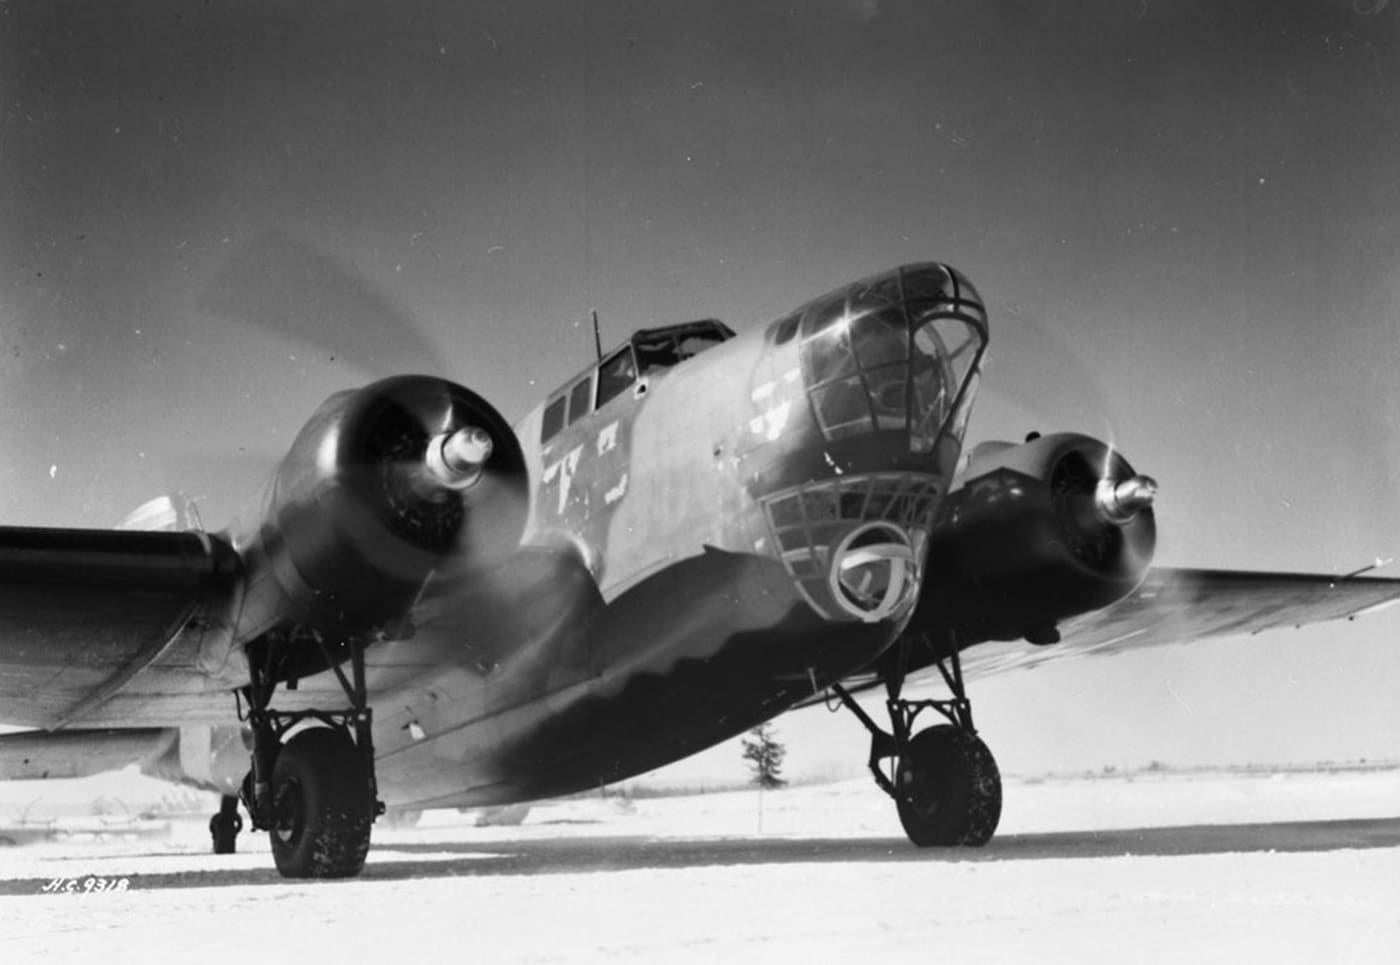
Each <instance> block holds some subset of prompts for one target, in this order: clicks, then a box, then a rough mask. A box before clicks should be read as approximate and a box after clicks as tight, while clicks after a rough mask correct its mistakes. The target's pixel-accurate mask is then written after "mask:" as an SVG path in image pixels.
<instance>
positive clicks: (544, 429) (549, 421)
mask: <svg viewBox="0 0 1400 965" xmlns="http://www.w3.org/2000/svg"><path fill="white" fill-rule="evenodd" d="M567 401H568V400H567V399H566V398H565V397H564V396H562V395H561V396H560V397H559V398H557V399H555V400H554V401H553V402H551V403H550V404H549V405H547V406H545V409H544V419H543V420H542V421H541V422H540V442H541V443H546V442H548V441H549V440H550V439H553V438H554V437H555V436H556V435H558V434H559V430H560V429H562V428H564V404H565V403H566V402H567Z"/></svg>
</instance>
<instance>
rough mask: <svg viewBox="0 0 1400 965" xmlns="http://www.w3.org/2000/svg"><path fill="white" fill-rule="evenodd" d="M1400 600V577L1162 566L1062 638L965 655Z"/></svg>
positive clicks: (1018, 661) (1263, 626) (1001, 666)
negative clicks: (1357, 577) (1038, 644)
mask: <svg viewBox="0 0 1400 965" xmlns="http://www.w3.org/2000/svg"><path fill="white" fill-rule="evenodd" d="M1397 602H1400V580H1396V579H1375V578H1372V579H1348V578H1344V577H1335V576H1326V575H1320V574H1308V573H1255V572H1246V571H1239V570H1196V569H1173V568H1167V567H1161V568H1156V569H1153V570H1152V571H1151V572H1149V573H1148V575H1147V578H1146V579H1145V580H1144V581H1143V583H1142V585H1141V586H1140V587H1138V588H1137V589H1136V590H1134V591H1133V592H1132V593H1130V594H1129V595H1128V596H1126V597H1124V598H1123V599H1122V600H1121V601H1119V602H1118V603H1116V604H1114V605H1113V606H1110V607H1106V608H1105V609H1103V610H1099V611H1097V612H1094V613H1087V614H1085V615H1083V616H1080V617H1076V618H1074V619H1073V620H1069V621H1066V622H1065V623H1064V624H1063V625H1062V626H1061V628H1060V630H1061V634H1062V638H1063V639H1062V640H1061V641H1060V643H1058V644H1054V645H1052V646H1048V647H1032V646H1028V645H1025V644H1017V645H1003V646H1008V647H1013V646H1014V648H1012V649H1005V650H1002V651H1001V652H996V651H997V649H998V648H996V647H985V648H984V647H977V648H974V649H972V650H970V651H968V652H967V653H965V654H964V655H963V668H964V670H965V671H966V672H968V673H977V674H990V673H999V672H1001V671H1003V670H1012V669H1016V668H1020V667H1033V666H1036V665H1037V664H1041V663H1048V662H1050V661H1052V660H1063V659H1067V658H1072V657H1081V656H1086V655H1091V654H1109V653H1121V652H1123V651H1125V650H1136V649H1140V648H1143V647H1154V646H1163V645H1166V644H1173V643H1190V642H1193V641H1196V640H1205V639H1209V638H1212V637H1225V636H1235V635H1239V634H1254V633H1260V632H1262V631H1264V630H1273V629H1279V628H1283V627H1295V628H1296V627H1301V626H1304V625H1307V624H1312V623H1326V622H1328V621H1332V620H1343V619H1347V620H1349V619H1352V618H1354V617H1357V616H1361V615H1362V614H1365V613H1368V612H1372V611H1375V610H1378V609H1381V608H1383V607H1387V606H1390V605H1392V604H1394V603H1397Z"/></svg>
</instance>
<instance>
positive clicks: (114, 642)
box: [0, 527, 239, 728]
mask: <svg viewBox="0 0 1400 965" xmlns="http://www.w3.org/2000/svg"><path fill="white" fill-rule="evenodd" d="M238 566H239V563H238V556H237V554H236V552H235V551H234V550H233V548H232V547H231V546H230V545H229V544H228V543H226V542H225V541H223V540H222V539H221V538H219V537H218V536H211V535H207V534H203V533H166V532H127V531H111V530H81V529H42V528H28V527H0V723H5V724H17V725H24V726H31V727H44V728H57V727H62V726H65V725H67V724H69V723H71V722H75V721H80V720H82V719H83V718H84V717H85V715H87V714H88V713H89V712H90V711H92V710H93V709H95V708H96V707H98V706H100V705H101V704H102V703H103V702H104V701H106V700H107V699H108V698H110V697H111V696H112V695H113V694H115V693H117V692H118V691H119V690H121V688H122V687H123V686H124V685H125V684H126V683H127V682H128V681H130V680H131V679H132V678H133V677H135V676H136V675H137V674H139V673H140V672H141V671H142V670H144V669H146V668H148V667H150V666H151V665H152V664H154V663H155V662H157V661H158V660H161V659H162V658H165V657H167V656H168V655H169V651H170V650H171V649H172V648H173V647H174V646H175V644H176V643H177V642H178V641H179V640H181V638H182V631H184V630H185V629H186V628H187V627H191V626H192V625H193V624H197V623H198V622H199V621H198V619H197V618H198V616H199V615H200V614H201V613H212V612H214V608H213V604H214V602H215V601H216V600H220V599H223V595H224V594H226V593H228V592H230V590H231V588H232V587H233V585H234V581H235V579H236V574H237V571H238ZM139 723H141V722H140V721H132V724H133V725H137V724H139Z"/></svg>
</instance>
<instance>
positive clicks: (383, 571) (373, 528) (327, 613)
mask: <svg viewBox="0 0 1400 965" xmlns="http://www.w3.org/2000/svg"><path fill="white" fill-rule="evenodd" d="M526 490H527V483H526V470H525V460H524V456H523V455H522V453H521V451H520V444H519V442H518V441H517V440H516V438H515V434H514V433H513V432H512V431H511V429H510V427H509V426H508V425H507V424H506V422H505V420H504V419H502V418H501V416H500V415H499V414H498V413H497V412H496V410H495V409H494V408H493V407H492V406H491V405H490V404H489V403H487V402H486V401H485V400H484V399H482V398H481V397H480V396H478V395H476V394H475V393H474V392H472V391H470V390H469V389H466V388H463V387H462V386H460V385H456V384H454V383H452V382H448V381H446V380H443V379H438V378H432V377H429V376H400V377H397V378H392V379H385V380H383V381H380V382H376V383H374V384H372V385H368V386H365V387H364V388H361V389H356V390H353V391H347V392H341V393H338V394H336V395H333V396H331V397H330V398H329V399H327V400H326V402H325V403H324V404H323V405H322V406H321V408H320V409H319V410H317V412H316V414H315V415H313V416H312V417H311V419H310V421H308V422H307V423H306V425H305V426H304V427H303V428H302V430H301V432H300V433H299V434H298V435H297V437H296V440H295V441H294V442H293V443H292V447H291V450H290V451H289V452H288V453H287V456H286V458H285V459H283V460H282V463H281V465H280V466H279V467H278V469H277V473H276V475H275V476H274V478H273V480H272V482H271V483H270V484H269V487H268V491H267V496H266V498H265V500H264V508H263V513H262V519H261V523H260V525H259V528H258V530H257V532H256V533H255V534H253V535H252V536H251V538H250V539H248V540H247V541H246V543H245V544H244V545H241V546H240V547H239V548H240V550H241V551H242V555H243V559H244V563H245V569H246V576H247V580H246V583H245V586H246V591H245V595H244V600H243V606H242V613H241V616H240V618H239V620H238V627H237V635H238V636H239V637H240V638H241V639H243V640H248V639H251V638H253V637H255V636H257V635H258V634H261V633H263V632H265V631H266V630H268V629H271V628H273V627H275V626H278V625H299V626H303V627H309V628H312V629H315V630H317V631H320V632H322V633H324V634H327V635H329V636H335V637H342V638H343V637H351V636H366V635H372V634H375V633H378V632H384V631H388V632H393V631H394V630H395V629H396V624H397V623H398V622H399V621H401V620H402V619H403V617H404V616H405V615H406V614H407V611H408V609H409V607H410V606H411V605H412V604H413V602H414V600H415V599H417V597H418V595H419V594H420V593H421V592H422V588H423V586H424V583H425V581H426V580H427V579H428V577H429V576H430V574H432V573H433V572H434V571H435V570H438V569H440V568H442V567H443V566H445V565H447V564H449V563H451V564H453V565H467V566H472V565H482V566H486V565H490V563H491V562H492V560H493V559H495V558H499V557H501V556H503V555H504V554H506V553H509V552H510V551H511V550H514V549H515V548H516V546H517V545H518V543H519V539H520V534H521V532H522V530H523V528H524V525H525V514H526V509H527V502H526V500H527V495H526Z"/></svg>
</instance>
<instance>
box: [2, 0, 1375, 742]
mask: <svg viewBox="0 0 1400 965" xmlns="http://www.w3.org/2000/svg"><path fill="white" fill-rule="evenodd" d="M679 6H680V5H678V4H670V3H660V4H658V3H654V2H653V3H640V2H639V3H613V2H599V3H589V4H578V5H564V4H532V3H496V4H490V3H482V4H464V3H460V2H441V3H431V4H411V3H406V4H392V5H391V4H369V3H298V4H289V3H283V2H266V3H248V2H236V3H235V2H214V3H203V4H199V3H190V2H165V3H121V2H104V3H100V4H99V3H91V2H9V3H5V4H3V5H0V44H3V46H2V47H0V109H2V110H3V120H2V121H0V124H3V127H0V453H2V454H3V455H0V519H3V520H4V521H5V522H7V523H31V524H53V525H90V526H105V525H110V524H111V523H113V522H114V521H115V520H116V519H118V518H119V517H121V516H122V515H123V514H124V513H125V512H126V511H127V510H129V509H130V508H132V507H133V506H135V505H136V504H138V503H140V502H142V501H144V500H145V499H146V498H149V497H150V496H152V495H155V494H158V493H160V492H162V491H164V490H166V489H167V488H184V489H189V490H192V491H194V492H195V493H197V494H198V495H200V496H203V497H204V501H203V506H204V509H205V513H206V518H207V521H208V522H209V524H210V525H211V526H218V525H222V524H223V523H224V522H225V521H226V520H227V519H228V517H229V516H230V515H231V514H232V513H233V512H235V511H236V510H238V509H239V508H240V507H242V506H243V505H244V504H246V503H247V501H248V500H250V499H251V497H252V496H253V495H254V492H255V490H256V486H257V484H258V481H259V479H260V477H261V475H262V474H264V473H265V472H266V471H267V469H268V468H270V466H271V464H272V461H273V460H274V459H275V458H276V456H277V455H278V454H280V452H281V451H282V450H283V449H284V448H285V446H286V445H287V443H288V442H289V441H290V439H291V437H292V436H293V434H294V433H295V431H296V429H297V428H298V427H299V426H300V425H301V423H302V422H303V421H304V419H305V418H306V417H307V415H309V413H310V412H311V411H312V409H313V408H314V407H315V405H316V404H317V403H319V402H320V401H321V399H322V398H324V397H325V396H326V395H327V394H329V393H330V392H331V391H333V390H335V389H338V388H342V387H345V386H348V385H355V384H360V383H363V382H365V381H367V380H369V379H370V378H373V377H377V376H380V375H385V374H390V373H393V372H397V371H403V370H405V369H435V370H437V371H441V372H444V373H446V374H450V375H452V376H453V377H455V378H457V379H459V380H460V381H462V382H464V383H466V384H468V385H470V386H472V387H473V388H475V389H477V390H478V391H481V392H483V393H484V394H485V395H486V396H487V397H488V398H490V399H492V400H493V401H495V402H496V403H497V404H498V406H499V407H500V408H501V409H502V410H503V412H504V413H505V414H506V415H507V416H508V417H511V418H515V417H518V416H520V415H522V414H523V413H524V412H525V411H526V410H527V409H528V407H529V406H530V405H531V404H532V403H533V402H534V401H536V400H537V399H538V398H539V397H540V396H541V395H542V394H543V393H544V392H546V391H548V390H549V389H550V388H551V387H553V385H555V384H556V383H557V382H558V381H560V380H561V379H563V378H564V377H565V376H567V375H568V374H569V373H571V372H572V371H574V370H575V369H577V368H578V367H579V366H580V365H581V364H583V363H584V362H586V361H587V360H588V359H589V357H590V354H591V350H592V345H591V334H590V333H589V332H588V331H587V327H586V324H585V323H584V321H583V320H584V319H585V318H586V314H587V311H588V309H589V308H594V307H596V308H597V309H598V310H599V312H600V314H601V317H602V320H603V326H604V331H605V336H606V337H608V338H610V339H612V340H617V339H620V338H622V337H623V336H625V335H626V334H627V333H628V332H629V331H630V330H631V329H633V328H636V327H641V326H644V325H651V324H659V323H664V322H669V321H677V320H682V319H686V318H696V317H702V316H710V315H714V316H718V317H721V318H724V319H726V320H727V321H729V322H730V323H731V324H732V325H734V326H735V327H736V328H739V329H744V328H746V327H749V326H752V325H755V324H758V323H759V322H762V321H764V320H767V319H770V318H773V317H776V316H777V315H778V314H779V313H780V312H782V311H783V310H785V309H787V308H790V307H792V306H794V305H796V304H797V303H799V302H801V301H803V300H805V299H807V298H809V297H812V296H813V295H816V294H819V293H820V292H822V291H825V290H827V289H829V288H831V287H834V286H835V285H837V284H839V283H841V282H843V281H846V280H850V279H853V278H855V277H858V276H860V275H863V274H866V273H869V272H872V271H875V270H879V269H882V268H886V267H889V266H892V265H894V264H898V263H900V262H904V261H912V260H919V259H926V258H940V259H945V260H948V261H950V262H952V263H953V264H956V265H958V266H959V267H961V268H962V269H964V270H965V271H967V272H968V273H969V275H971V277H972V278H973V279H974V281H975V282H977V284H978V285H979V286H980V287H981V289H982V291H983V292H984V294H985V295H986V296H987V297H988V299H989V302H990V306H991V310H992V343H993V349H992V361H991V365H990V369H989V373H988V379H987V380H986V381H985V382H984V391H983V396H982V399H981V404H980V408H979V412H978V414H977V415H976V416H975V417H974V421H973V431H974V433H975V434H976V435H978V436H979V437H981V438H986V437H1019V436H1021V435H1022V434H1024V432H1025V431H1027V430H1029V429H1041V430H1046V431H1048V430H1054V429H1061V428H1073V429H1083V430H1087V431H1091V432H1095V433H1111V434H1112V435H1113V437H1114V438H1115V439H1116V440H1117V442H1118V443H1119V444H1120V445H1121V446H1122V448H1123V450H1124V451H1125V453H1126V454H1127V455H1128V456H1129V458H1130V459H1132V460H1133V461H1134V462H1135V463H1136V464H1137V465H1138V467H1139V468H1140V469H1142V470H1144V471H1147V472H1151V473H1153V474H1154V475H1156V476H1158V477H1159V478H1160V480H1161V482H1162V485H1163V491H1162V496H1161V502H1160V507H1161V508H1160V511H1159V524H1160V529H1161V531H1162V538H1161V547H1160V552H1159V559H1161V560H1163V561H1164V562H1169V563H1177V564H1197V565H1224V566H1238V567H1255V568H1269V569H1307V570H1323V571H1343V570H1349V569H1352V568H1354V567H1356V566H1360V565H1363V564H1364V563H1366V562H1369V561H1370V560H1371V559H1372V558H1373V557H1375V556H1383V555H1384V556H1388V555H1393V554H1395V553H1396V552H1397V550H1398V549H1400V547H1397V542H1400V481H1398V480H1400V475H1398V474H1397V472H1398V471H1400V413H1398V412H1397V406H1396V387H1397V382H1398V381H1400V376H1397V368H1398V367H1400V258H1397V253H1400V186H1398V183H1397V180H1396V175H1395V172H1397V171H1400V90H1397V87H1398V86H1400V10H1397V9H1395V8H1394V5H1391V4H1389V3H1387V2H1386V0H1359V2H1355V3H1353V2H1348V0H1315V2H1304V0H1290V2H1278V0H1252V2H1245V0H1237V2H1220V0H1182V2H1172V3H1168V2H1164V0H1150V2H1149V0H1141V2H1121V0H1112V2H1110V0H1103V2H1086V3H1075V4H1070V3H1055V4H1053V5H1052V4H1050V3H1033V2H1028V0H1021V2H1001V3H991V2H985V0H964V2H945V3H939V4H929V3H923V2H891V0H887V2H876V0H864V2H838V0H819V2H812V3H804V4H797V5H789V4H754V3H706V4H703V5H694V9H678V8H679ZM1382 625H1384V626H1388V627H1389V629H1390V630H1391V631H1392V632H1391V634H1390V639H1391V640H1392V641H1393V639H1394V633H1393V631H1394V630H1396V629H1400V622H1397V621H1394V620H1392V621H1391V622H1390V623H1388V624H1382ZM1363 637H1364V634H1363ZM1322 639H1325V640H1326V641H1327V643H1326V644H1325V645H1323V644H1318V643H1317V642H1316V641H1317V640H1322ZM1366 639H1372V640H1376V641H1378V640H1379V635H1376V636H1373V637H1371V638H1366ZM1307 640H1308V641H1309V642H1310V643H1311V647H1312V650H1311V651H1309V650H1308V647H1307V646H1305V645H1304V644H1297V643H1294V644H1288V646H1291V647H1293V648H1294V649H1293V650H1290V651H1288V653H1287V655H1286V656H1285V657H1283V658H1276V657H1275V656H1274V655H1272V654H1271V655H1270V658H1269V660H1268V661H1261V663H1264V664H1265V666H1268V667H1270V668H1275V669H1270V670H1269V671H1268V674H1269V675H1270V679H1272V677H1273V676H1275V675H1277V674H1279V673H1281V671H1278V670H1277V669H1276V668H1277V667H1279V666H1281V665H1282V663H1278V662H1275V660H1276V659H1279V660H1282V661H1283V663H1287V662H1288V661H1292V660H1297V659H1299V654H1300V653H1302V652H1313V651H1316V650H1317V649H1318V648H1319V647H1323V646H1325V647H1326V648H1328V649H1330V648H1331V647H1332V646H1334V645H1335V646H1336V647H1338V648H1340V647H1343V646H1346V647H1354V648H1355V650H1354V652H1356V653H1359V654H1363V655H1366V654H1369V656H1365V657H1363V658H1361V659H1364V660H1370V661H1371V663H1369V664H1367V670H1368V673H1369V677H1370V679H1374V678H1375V676H1376V674H1377V673H1382V674H1388V677H1386V679H1387V680H1389V681H1390V686H1389V688H1388V690H1389V692H1392V693H1393V692H1394V690H1395V684H1396V683H1397V682H1400V680H1397V677H1400V671H1397V670H1396V669H1395V667H1394V664H1395V661H1393V660H1392V659H1390V658H1389V657H1382V656H1381V654H1382V650H1381V649H1380V647H1381V644H1380V643H1378V642H1373V643H1370V644H1367V643H1364V642H1358V643H1353V642H1351V641H1350V638H1348V637H1347V636H1346V635H1345V634H1343V635H1341V636H1337V635H1336V634H1333V635H1331V636H1327V637H1325V638H1321V637H1308V638H1307ZM1280 646H1282V645H1280ZM1368 646H1370V647H1371V648H1372V649H1370V650H1367V649H1366V648H1367V647H1368ZM1190 652H1191V654H1192V655H1193V659H1194V655H1197V654H1199V653H1200V651H1199V650H1196V649H1193V650H1192V651H1190ZM1391 652H1393V647H1392V648H1391V649H1390V650H1387V651H1385V653H1387V654H1388V653H1391ZM1261 653H1262V651H1261ZM1183 666H1184V665H1183ZM1318 670H1319V666H1318V665H1317V664H1316V663H1314V664H1312V665H1310V666H1309V667H1308V668H1307V669H1305V670H1303V671H1301V672H1299V673H1297V674H1295V676H1296V677H1297V678H1298V679H1297V680H1296V681H1295V684H1294V686H1295V687H1296V688H1297V689H1295V690H1285V691H1283V692H1282V693H1280V692H1274V693H1273V694H1272V695H1271V696H1269V697H1268V699H1269V700H1273V701H1274V702H1275V703H1278V702H1282V701H1285V700H1295V699H1299V698H1301V697H1302V696H1304V693H1305V691H1304V690H1303V689H1302V688H1304V687H1305V686H1307V684H1308V682H1309V678H1310V677H1316V676H1317V672H1318ZM1172 672H1189V671H1186V670H1182V669H1181V668H1180V667H1178V668H1177V669H1175V670H1173V671H1172ZM1038 673H1044V674H1047V675H1049V674H1051V673H1058V671H1043V672H1038ZM1365 679H1367V678H1366V677H1365V676H1364V675H1362V676H1358V677H1357V679H1356V680H1354V681H1352V683H1353V684H1357V683H1358V682H1360V681H1364V680H1365ZM1280 686H1281V685H1280ZM1335 689H1337V690H1338V691H1339V692H1340V691H1342V690H1344V689H1345V688H1344V687H1343V685H1341V684H1337V685H1336V687H1335ZM1260 699H1261V700H1263V699H1264V698H1260ZM1275 712H1276V713H1280V714H1288V713H1294V714H1301V712H1302V711H1301V708H1296V707H1295V708H1290V707H1287V706H1279V707H1276V708H1275ZM1394 723H1395V722H1394V721H1393V720H1392V721H1391V727H1390V732H1391V733H1392V734H1393V733H1395V732H1396V727H1395V726H1394Z"/></svg>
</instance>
